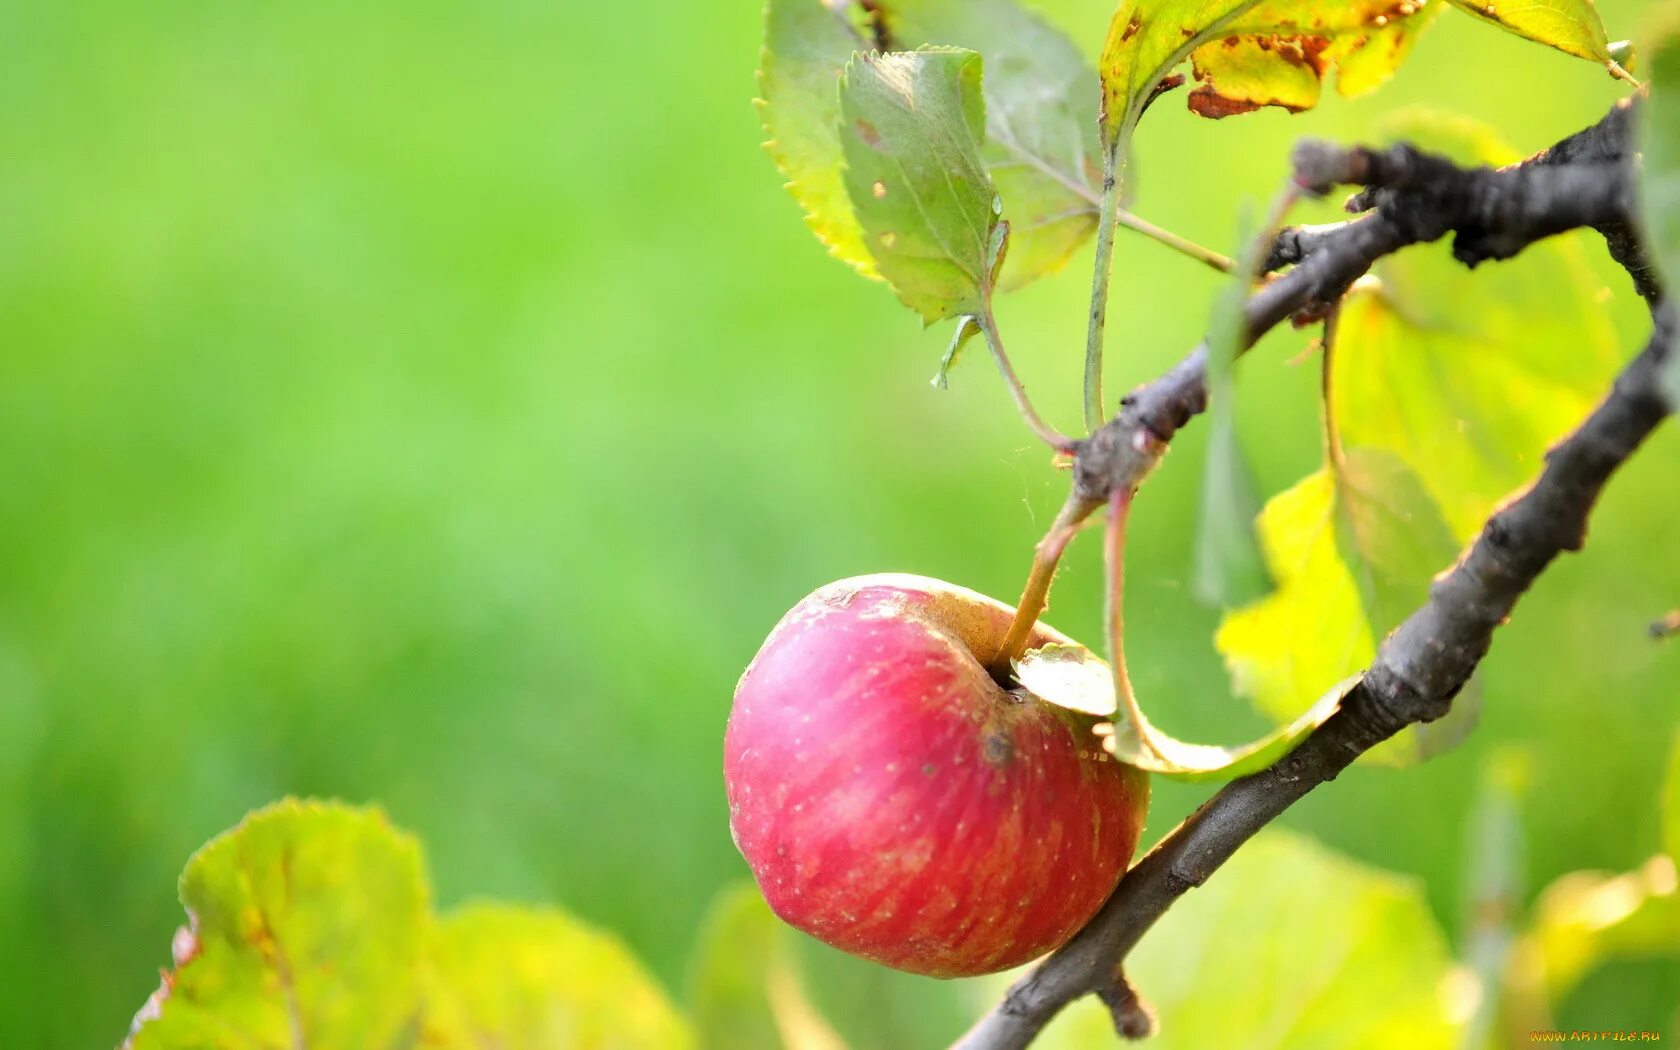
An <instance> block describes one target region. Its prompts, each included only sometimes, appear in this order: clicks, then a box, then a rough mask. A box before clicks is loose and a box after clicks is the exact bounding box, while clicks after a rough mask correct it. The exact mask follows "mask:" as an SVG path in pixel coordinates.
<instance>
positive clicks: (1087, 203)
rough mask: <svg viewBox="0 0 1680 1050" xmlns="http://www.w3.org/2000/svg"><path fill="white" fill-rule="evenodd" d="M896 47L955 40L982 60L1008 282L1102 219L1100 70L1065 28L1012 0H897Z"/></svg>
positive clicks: (1025, 277)
mask: <svg viewBox="0 0 1680 1050" xmlns="http://www.w3.org/2000/svg"><path fill="white" fill-rule="evenodd" d="M882 10H883V15H884V17H885V18H886V21H887V25H888V27H889V29H890V30H891V34H892V38H893V39H894V41H896V42H898V44H899V46H909V43H908V42H914V43H915V44H924V43H926V44H954V45H956V46H958V47H965V48H968V49H970V50H972V51H977V52H979V53H980V54H981V55H983V56H985V62H986V80H985V97H986V141H985V144H984V145H983V147H982V150H981V156H982V157H983V158H984V160H985V162H986V166H987V168H988V169H989V170H990V171H991V175H992V180H993V182H994V183H995V184H996V186H997V191H998V195H999V196H1000V197H1002V198H1003V208H1004V213H1005V214H1006V215H1008V216H1009V221H1010V226H1011V234H1010V247H1009V264H1008V265H1007V266H1005V267H1004V269H1003V274H1002V278H1001V282H1000V288H1001V290H1003V291H1009V290H1012V289H1014V288H1018V287H1020V286H1021V285H1024V284H1026V283H1027V282H1029V281H1031V280H1033V279H1034V278H1037V277H1040V276H1042V275H1044V274H1046V273H1050V272H1052V271H1054V270H1056V269H1057V268H1059V267H1060V266H1061V265H1062V264H1063V263H1064V262H1066V261H1067V258H1068V256H1069V255H1071V254H1072V253H1073V252H1074V251H1075V250H1076V249H1077V248H1078V247H1079V246H1080V244H1082V243H1084V241H1085V239H1086V238H1087V237H1089V236H1090V235H1091V233H1092V231H1094V230H1095V229H1096V227H1097V200H1098V197H1099V195H1100V192H1101V187H1100V181H1101V178H1102V173H1101V164H1100V162H1099V161H1098V159H1097V157H1098V152H1097V151H1098V145H1097V99H1098V91H1099V87H1098V84H1097V74H1096V70H1094V69H1092V68H1091V66H1090V64H1089V63H1088V62H1086V61H1085V58H1084V56H1083V55H1081V54H1080V52H1079V49H1078V48H1077V47H1076V46H1075V45H1074V44H1073V42H1072V41H1071V40H1069V39H1068V38H1067V37H1066V36H1064V35H1063V34H1062V33H1060V32H1058V31H1057V30H1056V29H1055V28H1053V27H1052V26H1050V25H1049V24H1048V23H1046V22H1045V21H1044V20H1043V19H1041V18H1039V17H1038V16H1037V15H1035V14H1033V13H1031V12H1029V11H1027V10H1025V9H1023V8H1022V7H1020V6H1019V5H1018V4H1015V3H1012V2H1010V0H891V2H890V3H886V4H883V5H882Z"/></svg>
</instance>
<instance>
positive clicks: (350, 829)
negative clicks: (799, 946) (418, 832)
mask: <svg viewBox="0 0 1680 1050" xmlns="http://www.w3.org/2000/svg"><path fill="white" fill-rule="evenodd" d="M429 895H430V891H429V890H428V888H427V882H426V875H425V871H424V867H423V862H422V859H421V854H420V848H419V845H418V844H417V843H416V842H415V841H414V839H413V838H412V837H410V836H409V835H406V834H404V833H402V832H400V831H397V830H396V829H394V828H392V827H391V825H390V823H389V822H388V821H387V820H386V819H385V816H384V814H383V813H381V812H380V811H379V810H377V809H362V808H355V807H351V806H346V805H343V804H340V803H328V802H298V801H296V800H290V799H289V800H286V801H284V802H280V803H277V804H275V805H273V806H269V807H267V808H266V809H262V810H259V811H257V812H255V813H252V814H251V815H249V816H247V817H246V818H245V820H243V821H242V822H241V823H240V824H239V826H238V827H236V828H234V829H233V830H232V831H229V832H227V833H226V834H223V835H221V836H219V837H217V838H216V839H213V840H212V841H211V842H210V843H209V844H208V845H206V846H205V847H204V848H203V849H201V850H199V851H198V853H196V854H194V855H193V857H192V859H191V860H189V861H188V862H187V867H186V870H185V871H184V872H183V873H182V875H181V903H182V905H183V906H184V907H185V908H186V910H187V915H188V918H189V919H190V921H191V925H190V927H188V928H185V929H182V930H181V931H179V932H177V934H176V936H175V944H174V956H175V969H174V970H173V971H172V972H169V973H166V974H165V975H164V979H163V985H162V987H161V988H159V989H158V991H157V992H156V993H155V994H154V995H153V996H152V998H151V999H150V1000H148V1002H147V1003H146V1005H145V1007H144V1008H142V1010H141V1011H140V1013H139V1015H138V1016H137V1017H136V1018H135V1022H134V1030H133V1032H132V1033H131V1035H130V1038H129V1041H128V1042H127V1043H126V1044H125V1046H126V1047H130V1048H132V1050H295V1048H297V1047H301V1046H308V1047H310V1048H312V1050H370V1048H372V1050H387V1048H388V1050H399V1048H407V1047H417V1046H424V1047H427V1048H428V1050H431V1048H435V1050H476V1048H479V1047H485V1046H496V1047H501V1048H505V1050H547V1048H550V1047H560V1046H564V1047H599V1048H601V1050H639V1048H644V1047H645V1048H648V1050H654V1048H658V1050H666V1048H671V1050H682V1048H686V1047H689V1046H690V1045H691V1044H692V1038H691V1034H690V1032H689V1030H688V1027H687V1022H686V1021H685V1020H683V1019H682V1018H681V1017H679V1016H678V1015H677V1013H676V1012H675V1011H674V1010H673V1009H672V1008H671V1006H670V1004H669V1003H668V1002H667V1001H666V999H665V997H664V996H663V994H662V993H661V992H660V991H659V989H658V987H657V986H656V985H655V984H654V983H653V982H652V981H651V980H650V979H649V978H648V977H647V976H646V974H645V973H643V971H642V970H641V968H640V967H639V966H638V965H637V964H636V962H635V960H634V959H632V958H631V957H630V956H629V954H628V953H626V952H625V950H624V949H623V948H622V947H620V946H619V945H618V944H617V942H616V941H614V940H613V939H612V938H610V937H607V936H605V935H603V934H600V933H597V932H595V931H593V930H590V929H589V928H587V927H585V926H583V925H582V924H580V923H578V922H576V921H575V920H573V919H571V918H570V917H568V916H566V915H563V914H561V913H559V912H556V911H552V910H542V909H531V908H518V907H509V906H495V905H477V906H473V907H469V908H466V909H463V910H462V911H459V912H457V913H455V914H454V915H452V916H450V917H448V918H446V919H445V920H443V921H442V922H441V923H434V921H433V919H432V915H431V913H430V910H429V905H428V898H429Z"/></svg>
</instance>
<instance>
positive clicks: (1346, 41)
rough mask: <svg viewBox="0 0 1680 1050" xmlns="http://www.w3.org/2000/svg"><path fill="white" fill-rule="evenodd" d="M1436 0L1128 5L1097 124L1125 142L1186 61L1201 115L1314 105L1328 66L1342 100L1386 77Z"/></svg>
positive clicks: (1107, 61)
mask: <svg viewBox="0 0 1680 1050" xmlns="http://www.w3.org/2000/svg"><path fill="white" fill-rule="evenodd" d="M1442 3H1443V0H1309V2H1293V3H1291V2H1285V0H1270V2H1260V0H1250V2H1240V0H1239V2H1232V0H1127V2H1126V3H1123V4H1121V6H1120V9H1119V10H1118V11H1116V12H1115V14H1114V19H1113V21H1112V22H1111V23H1110V25H1109V33H1108V41H1107V44H1106V45H1105V46H1104V48H1103V57H1102V79H1103V101H1104V109H1103V127H1104V130H1105V132H1106V134H1107V136H1108V141H1109V142H1110V143H1113V144H1123V142H1124V141H1125V139H1126V138H1127V137H1128V136H1129V135H1130V133H1131V129H1132V127H1133V126H1134V125H1135V124H1136V123H1137V120H1138V117H1139V116H1141V114H1142V110H1143V106H1144V104H1145V103H1146V102H1147V101H1148V98H1149V95H1150V93H1151V92H1152V91H1153V90H1154V87H1155V85H1156V84H1157V83H1159V82H1160V81H1161V79H1162V78H1163V77H1165V76H1166V75H1167V74H1168V73H1170V72H1171V71H1172V69H1173V68H1174V67H1175V66H1177V65H1178V64H1179V63H1181V62H1183V61H1184V60H1185V59H1186V58H1189V59H1191V60H1192V63H1193V69H1194V72H1195V76H1196V79H1197V81H1198V82H1199V84H1200V86H1199V87H1197V88H1196V90H1195V91H1193V92H1191V94H1190V100H1189V104H1190V108H1191V110H1192V111H1193V112H1196V113H1199V114H1201V115H1202V116H1207V117H1226V116H1231V115H1233V114H1236V113H1247V112H1250V111H1251V110H1254V109H1258V108H1259V107H1261V106H1282V107H1284V108H1286V109H1290V110H1294V111H1300V110H1303V109H1308V108H1311V107H1312V106H1313V105H1315V104H1316V103H1317V102H1318V98H1319V91H1320V87H1321V85H1322V83H1323V80H1324V78H1325V77H1326V76H1327V75H1328V74H1329V73H1330V71H1331V70H1332V69H1338V68H1339V69H1340V70H1341V72H1340V74H1339V76H1338V87H1339V89H1340V90H1341V92H1342V93H1343V94H1347V95H1355V94H1360V93H1363V92H1365V91H1369V90H1371V89H1373V88H1375V87H1377V86H1378V85H1379V84H1381V83H1382V82H1383V81H1384V80H1386V79H1387V78H1388V76H1389V75H1390V74H1392V73H1393V71H1394V69H1395V68H1396V67H1397V66H1398V65H1399V64H1400V62H1401V61H1403V60H1404V59H1405V57H1406V55H1407V53H1408V52H1409V50H1410V48H1411V44H1412V41H1413V40H1414V39H1415V38H1416V36H1417V34H1418V32H1420V31H1421V30H1422V29H1423V28H1424V27H1425V26H1427V25H1428V23H1429V22H1430V21H1431V20H1432V19H1433V18H1434V17H1435V15H1436V13H1437V12H1438V11H1439V9H1440V7H1441V5H1442Z"/></svg>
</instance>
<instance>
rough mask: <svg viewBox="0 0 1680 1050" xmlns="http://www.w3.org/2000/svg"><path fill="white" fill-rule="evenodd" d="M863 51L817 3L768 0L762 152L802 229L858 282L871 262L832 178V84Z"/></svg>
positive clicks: (835, 100) (836, 141)
mask: <svg viewBox="0 0 1680 1050" xmlns="http://www.w3.org/2000/svg"><path fill="white" fill-rule="evenodd" d="M862 46H864V45H863V41H862V40H861V39H860V38H859V37H858V36H857V34H856V33H855V32H854V31H853V29H852V28H851V26H850V24H849V23H847V22H846V20H845V18H844V17H843V16H842V15H840V14H839V13H837V12H835V11H833V10H831V9H830V8H829V7H828V6H827V5H825V4H823V3H821V2H819V0H770V3H769V7H768V8H767V9H766V10H765V16H764V52H763V57H762V59H761V61H760V66H759V72H758V83H759V93H760V96H761V97H760V99H759V101H758V107H759V116H760V118H761V119H762V120H763V121H764V130H765V133H766V134H768V135H769V136H770V140H769V141H768V142H766V143H765V144H764V146H765V149H766V150H768V151H769V153H770V157H771V159H772V160H774V161H775V162H776V167H777V168H778V169H779V170H780V171H781V173H782V175H783V176H784V177H785V178H786V179H787V180H788V183H787V188H788V192H790V193H792V194H793V198H794V200H796V201H798V202H799V206H800V207H801V208H802V209H803V210H804V212H805V222H806V224H807V225H809V226H810V227H811V232H812V233H815V234H816V235H817V239H818V240H819V241H821V242H822V243H823V244H824V245H825V246H826V247H827V248H828V250H829V252H830V253H831V254H833V255H834V256H835V257H837V258H839V259H842V260H844V261H846V262H848V263H850V264H851V265H852V266H853V267H855V268H856V269H857V270H858V272H859V273H862V274H863V275H864V276H866V277H875V276H878V275H877V274H876V273H875V257H874V256H873V255H871V254H870V252H869V249H868V248H866V247H864V243H863V229H862V227H860V226H859V225H858V221H857V218H856V217H855V216H853V214H852V205H851V201H850V200H849V199H848V198H847V196H846V186H845V182H844V181H843V179H842V177H841V173H840V137H839V133H838V131H837V128H836V122H837V120H838V117H839V112H840V97H839V94H838V91H837V84H838V82H839V79H840V73H841V70H843V69H844V68H845V66H846V62H847V61H848V60H849V59H850V58H851V57H852V53H853V52H854V51H857V50H858V49H859V48H860V47H862Z"/></svg>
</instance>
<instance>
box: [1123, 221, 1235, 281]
mask: <svg viewBox="0 0 1680 1050" xmlns="http://www.w3.org/2000/svg"><path fill="white" fill-rule="evenodd" d="M1115 221H1116V222H1118V223H1119V224H1120V225H1121V226H1124V227H1126V229H1128V230H1133V231H1135V232H1137V233H1141V234H1143V235H1144V236H1145V237H1148V238H1149V239H1150V240H1152V241H1155V242H1157V243H1159V244H1164V245H1166V246H1167V247H1168V248H1171V249H1172V250H1173V251H1175V252H1179V253H1181V254H1183V255H1187V256H1189V257H1190V258H1192V259H1194V260H1196V261H1197V262H1199V263H1202V264H1204V265H1206V266H1209V267H1212V268H1213V269H1215V270H1218V271H1219V272H1220V273H1232V272H1234V271H1235V270H1236V268H1237V264H1236V263H1235V262H1233V261H1231V259H1230V258H1229V257H1228V256H1224V255H1221V254H1219V253H1218V252H1216V251H1214V250H1213V249H1212V248H1204V247H1202V246H1201V245H1199V244H1197V243H1196V242H1195V241H1192V240H1190V239H1188V238H1186V237H1180V236H1179V235H1178V234H1176V233H1174V232H1172V231H1171V230H1169V229H1167V228H1165V227H1163V226H1157V225H1155V224H1154V223H1152V222H1150V221H1149V220H1147V219H1140V218H1138V217H1137V216H1136V215H1133V214H1132V213H1131V212H1129V211H1126V210H1125V209H1123V208H1122V209H1118V210H1117V211H1116V212H1115Z"/></svg>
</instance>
